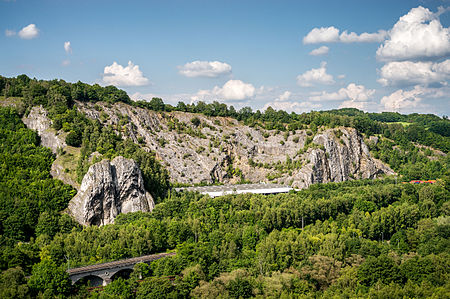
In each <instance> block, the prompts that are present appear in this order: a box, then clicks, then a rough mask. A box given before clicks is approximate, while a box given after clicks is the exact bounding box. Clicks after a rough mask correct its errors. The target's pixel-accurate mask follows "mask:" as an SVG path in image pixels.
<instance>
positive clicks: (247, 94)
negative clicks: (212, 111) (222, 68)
mask: <svg viewBox="0 0 450 299" xmlns="http://www.w3.org/2000/svg"><path fill="white" fill-rule="evenodd" d="M255 95H256V88H255V87H254V86H253V85H252V84H250V83H245V82H242V81H241V80H228V81H227V82H226V83H225V84H224V85H223V86H222V87H219V86H215V87H214V88H213V89H211V90H208V89H201V90H199V91H198V92H197V93H196V94H195V95H193V96H191V101H194V102H195V101H209V100H212V99H217V98H218V99H222V100H225V101H227V100H228V101H241V100H245V99H249V98H253V97H254V96H255Z"/></svg>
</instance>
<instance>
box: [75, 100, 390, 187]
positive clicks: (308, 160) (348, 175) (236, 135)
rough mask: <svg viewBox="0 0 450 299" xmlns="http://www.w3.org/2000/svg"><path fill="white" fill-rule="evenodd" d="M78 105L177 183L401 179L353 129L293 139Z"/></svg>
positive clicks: (187, 116) (235, 125)
mask: <svg viewBox="0 0 450 299" xmlns="http://www.w3.org/2000/svg"><path fill="white" fill-rule="evenodd" d="M77 107H78V109H79V111H81V112H82V113H84V114H85V115H86V116H88V117H90V118H92V119H97V120H99V121H101V122H103V123H104V124H105V125H111V126H112V127H113V128H114V129H115V130H116V131H117V133H120V134H121V135H122V136H123V137H125V138H129V139H131V140H133V141H134V142H135V143H139V144H140V145H141V146H142V147H143V148H144V149H146V150H152V151H155V152H156V155H157V158H158V159H159V160H161V161H162V162H163V164H164V165H165V167H167V169H168V170H169V173H170V176H171V179H172V181H174V182H180V183H201V182H205V183H212V182H224V183H236V182H237V181H239V180H240V179H241V177H243V178H244V179H245V180H247V181H251V182H261V181H264V182H276V183H284V184H288V185H291V186H292V187H296V188H304V187H307V186H309V185H311V184H313V183H325V182H341V181H345V180H349V179H359V178H375V177H378V176H380V175H385V174H387V175H389V174H393V173H394V172H393V171H392V170H391V169H390V168H389V167H388V166H386V165H385V164H383V163H382V162H381V161H379V160H376V159H374V158H373V157H372V156H371V155H370V153H369V150H368V148H367V146H366V144H365V143H364V141H363V138H362V136H361V135H360V134H359V133H358V132H357V131H356V130H355V129H353V128H345V127H339V128H335V129H326V128H318V132H313V131H312V130H311V129H310V128H307V127H305V128H304V129H303V130H295V131H290V132H287V133H286V132H279V131H277V130H265V129H262V128H260V127H258V126H255V127H249V126H245V125H243V124H242V123H240V122H238V121H237V120H236V119H232V118H224V117H207V116H204V115H201V114H192V113H185V112H170V113H169V112H155V111H150V110H146V109H142V108H138V107H133V106H130V105H127V104H123V103H116V104H114V105H108V104H102V103H97V104H95V105H94V104H92V103H77ZM193 118H198V119H199V120H200V122H199V123H200V125H195V124H194V122H192V120H193Z"/></svg>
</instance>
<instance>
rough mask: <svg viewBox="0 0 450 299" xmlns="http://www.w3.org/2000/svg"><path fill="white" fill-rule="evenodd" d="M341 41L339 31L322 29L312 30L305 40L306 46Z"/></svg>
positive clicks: (327, 28)
mask: <svg viewBox="0 0 450 299" xmlns="http://www.w3.org/2000/svg"><path fill="white" fill-rule="evenodd" d="M337 41H339V29H337V28H335V27H333V26H331V27H321V28H314V29H312V30H311V31H310V32H309V33H308V34H307V35H306V36H305V37H304V38H303V43H304V44H317V43H333V42H337Z"/></svg>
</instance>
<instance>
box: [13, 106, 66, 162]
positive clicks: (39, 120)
mask: <svg viewBox="0 0 450 299" xmlns="http://www.w3.org/2000/svg"><path fill="white" fill-rule="evenodd" d="M47 114H48V113H47V111H46V110H45V109H44V108H42V107H38V106H35V107H33V108H32V109H31V111H30V113H29V114H28V115H27V116H26V117H24V118H23V119H22V121H23V123H24V124H25V125H26V126H27V127H28V128H29V129H32V130H36V131H37V133H38V135H39V136H40V137H41V145H42V146H45V147H48V148H49V149H51V151H52V152H53V153H54V154H56V151H57V149H58V148H64V147H65V146H66V142H65V138H63V137H62V136H61V135H58V134H57V132H56V131H55V130H54V129H52V128H51V125H52V121H51V120H50V119H49V118H48V116H47Z"/></svg>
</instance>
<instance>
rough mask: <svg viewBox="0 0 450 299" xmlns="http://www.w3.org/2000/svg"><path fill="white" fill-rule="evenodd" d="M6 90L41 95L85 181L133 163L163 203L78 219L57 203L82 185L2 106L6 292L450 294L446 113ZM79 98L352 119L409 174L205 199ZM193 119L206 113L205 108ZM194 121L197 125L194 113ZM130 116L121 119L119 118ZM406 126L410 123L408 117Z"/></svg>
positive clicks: (294, 122) (284, 126)
mask: <svg viewBox="0 0 450 299" xmlns="http://www.w3.org/2000/svg"><path fill="white" fill-rule="evenodd" d="M0 95H2V96H6V97H21V98H23V100H24V102H25V106H24V107H23V111H22V112H24V113H26V111H27V110H29V109H30V108H31V106H34V105H43V106H44V107H45V108H46V109H47V110H48V111H49V115H50V117H51V118H52V120H53V126H54V129H57V130H63V131H65V132H67V137H66V142H67V143H68V144H69V145H72V146H73V147H75V148H77V149H78V150H79V158H78V165H77V170H76V172H77V175H78V178H79V179H81V178H82V176H83V175H84V173H85V172H86V171H87V169H88V167H89V165H91V164H92V163H95V162H96V161H97V160H98V159H100V158H101V159H103V158H113V157H115V156H117V155H123V156H126V157H131V158H133V159H135V160H136V161H137V162H138V163H139V165H140V168H141V170H142V171H143V174H144V180H145V185H146V188H147V189H148V190H150V191H151V192H153V195H154V196H155V198H156V199H157V201H158V204H157V205H156V207H155V209H154V210H153V212H152V213H140V212H138V213H130V214H125V215H124V214H121V215H119V217H118V218H117V219H116V221H115V224H113V225H106V226H103V227H95V226H92V227H84V228H82V227H80V226H78V225H76V224H75V223H74V222H73V221H72V219H71V218H70V217H69V216H68V215H66V214H63V213H61V212H62V211H63V210H64V209H65V208H66V207H67V203H68V201H69V200H70V198H71V197H72V196H73V195H74V190H73V189H72V188H71V187H69V186H67V185H64V184H62V183H61V182H60V181H57V180H53V179H51V176H50V173H49V172H50V167H51V164H52V162H53V161H54V159H55V157H54V155H53V154H52V153H51V152H50V150H48V149H45V148H43V147H41V146H39V137H38V135H37V134H36V133H35V132H33V131H31V130H28V129H26V128H25V126H24V124H23V123H22V122H21V120H20V117H19V115H18V114H17V112H16V111H14V110H12V109H10V108H0V165H1V169H0V248H1V255H0V269H1V271H2V272H1V274H0V297H2V298H23V297H37V296H41V297H44V298H51V297H55V296H60V297H69V296H72V297H77V298H86V297H93V298H99V297H100V298H135V297H137V298H164V297H170V298H186V297H200V298H248V297H268V298H291V297H294V298H295V297H302V296H303V297H322V298H331V297H346V298H360V297H382V298H386V297H389V298H403V297H407V298H409V297H433V296H434V297H435V298H445V297H449V295H450V283H449V281H450V280H449V278H450V273H449V269H450V256H449V252H450V239H449V237H450V203H449V198H450V176H449V160H448V158H447V156H446V155H445V154H443V153H441V152H439V151H436V150H435V149H433V148H429V147H426V146H432V147H434V148H437V149H440V150H442V151H443V152H444V153H447V152H448V150H449V149H450V147H449V144H450V143H449V138H448V129H447V128H448V127H447V126H448V120H447V119H441V118H439V117H436V116H430V115H418V114H417V115H410V116H403V115H398V114H396V113H387V114H386V113H364V112H361V111H359V110H356V109H341V110H336V111H328V112H311V113H305V114H294V113H292V114H288V113H286V112H283V111H274V110H273V109H267V110H266V111H265V112H264V113H261V112H259V111H257V112H252V111H251V109H249V108H244V109H241V110H240V111H238V112H237V111H235V109H234V108H233V107H227V106H226V105H224V104H219V103H217V102H215V103H212V104H205V103H202V102H199V103H197V104H196V105H185V104H183V103H181V102H180V103H179V104H178V105H177V106H176V107H172V106H170V105H166V104H164V102H163V101H162V100H161V99H157V98H155V99H153V100H152V101H150V102H148V103H147V102H136V103H131V102H130V100H129V98H128V96H126V94H125V93H124V92H123V91H120V90H118V89H116V88H114V87H106V88H102V87H100V86H98V85H94V86H89V85H87V84H83V83H76V84H70V83H66V82H64V81H61V80H60V81H57V80H54V81H37V80H34V79H29V78H28V77H26V76H24V75H22V76H19V77H17V78H4V77H0ZM75 101H103V102H108V103H114V102H116V101H123V102H127V103H131V104H133V105H137V106H141V107H146V108H150V109H153V110H157V111H163V110H164V111H171V110H180V111H191V112H197V113H204V114H206V115H218V116H229V117H235V118H237V119H239V120H242V121H243V122H244V123H246V124H248V125H252V126H261V127H263V128H265V129H278V130H279V131H286V130H295V129H301V128H305V129H306V128H307V129H308V131H311V132H312V133H316V132H317V130H318V128H320V127H336V126H350V127H355V128H357V129H358V130H359V131H360V132H362V133H364V134H365V135H366V136H365V137H369V136H378V140H377V141H376V142H375V141H370V140H367V141H368V144H369V147H370V150H371V152H372V153H373V155H375V157H377V158H379V159H381V160H382V161H384V162H386V163H388V164H389V165H391V167H392V168H393V169H394V170H395V171H397V172H398V173H399V174H400V175H401V178H402V180H410V179H437V182H436V183H435V184H433V185H429V184H420V185H411V184H402V183H400V181H401V180H398V181H397V179H395V178H385V179H383V180H358V181H348V182H344V183H330V184H323V185H320V184H319V185H313V186H311V187H310V188H308V189H306V190H302V191H299V192H292V193H289V194H280V195H270V196H265V195H250V194H244V195H230V196H222V197H217V198H209V197H207V196H202V195H200V194H195V193H176V192H173V191H168V189H169V181H168V174H167V171H165V170H164V168H163V166H162V165H161V164H160V163H159V162H158V161H157V160H156V159H155V156H154V154H153V153H149V152H146V151H144V150H143V149H142V148H141V147H140V146H139V145H137V144H135V143H133V142H131V141H130V140H124V139H123V138H122V135H121V134H122V132H123V131H122V129H123V128H122V127H121V125H123V123H121V124H119V126H117V127H113V126H106V125H104V124H103V123H102V122H101V121H98V120H91V119H88V118H87V117H86V116H84V115H83V114H82V113H80V112H79V111H78V110H77V108H76V105H74V103H75ZM197 120H198V118H197ZM197 120H196V119H195V118H193V119H192V121H191V122H192V124H193V125H194V126H195V125H196V123H198V122H197ZM126 121H127V120H126V119H124V120H123V122H126ZM405 123H406V124H405ZM367 139H368V138H367ZM169 250H175V251H176V253H177V254H176V255H175V256H174V257H170V258H165V259H161V260H158V261H155V262H153V263H152V264H151V265H146V264H138V265H136V267H135V270H134V271H133V273H132V274H131V277H130V278H128V279H123V278H117V279H115V280H114V281H113V282H112V283H111V284H110V285H108V286H107V287H105V288H104V289H103V290H97V291H92V292H88V291H87V290H86V288H85V287H83V286H81V285H75V286H71V284H70V281H69V280H68V275H67V273H66V271H65V269H67V268H68V267H76V266H81V265H87V264H94V263H99V262H106V261H112V260H118V259H123V258H127V257H135V256H141V255H145V254H152V253H158V252H164V251H169Z"/></svg>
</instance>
